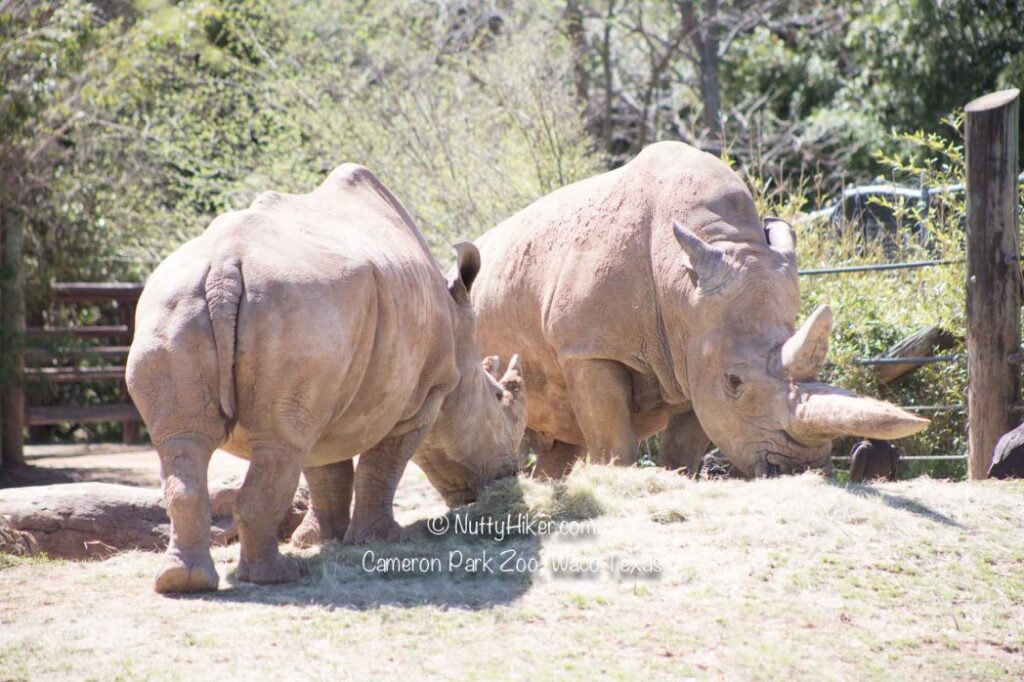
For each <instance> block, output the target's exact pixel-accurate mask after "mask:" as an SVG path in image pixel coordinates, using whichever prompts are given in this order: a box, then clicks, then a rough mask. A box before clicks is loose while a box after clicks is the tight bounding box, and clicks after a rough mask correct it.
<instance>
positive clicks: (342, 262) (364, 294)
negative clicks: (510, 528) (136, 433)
mask: <svg viewBox="0 0 1024 682" xmlns="http://www.w3.org/2000/svg"><path fill="white" fill-rule="evenodd" d="M457 248H458V253H459V258H458V263H457V265H456V267H455V270H454V274H453V275H452V277H451V278H450V279H449V280H447V281H446V280H445V278H444V276H443V275H442V273H441V270H440V268H439V267H438V264H437V262H436V261H435V260H434V258H433V257H432V256H431V255H430V252H429V250H428V248H427V244H426V242H425V241H424V239H423V237H422V235H421V234H420V233H419V231H418V230H417V229H416V226H415V225H414V224H413V222H412V219H411V218H410V217H409V215H408V213H407V212H406V211H405V209H404V208H403V207H402V206H401V204H400V203H399V202H398V200H397V199H395V197H394V196H393V195H392V194H391V193H390V192H389V191H388V190H387V189H386V188H385V187H384V185H383V184H381V182H380V181H379V180H378V179H377V178H376V177H375V176H374V175H373V174H372V173H371V172H370V171H368V170H367V169H365V168H363V167H361V166H356V165H344V166H341V167H339V168H338V169H336V170H335V171H334V172H333V173H331V175H330V176H329V177H328V178H327V180H326V181H325V182H324V183H323V184H322V185H321V186H320V187H319V188H317V189H316V190H314V191H313V192H311V193H309V194H305V195H284V194H277V193H265V194H262V195H260V196H259V197H258V198H257V199H256V201H255V202H253V204H252V206H251V207H250V208H249V209H247V210H244V211H237V212H232V213H227V214H225V215H222V216H220V217H218V218H217V219H216V220H214V221H213V223H212V224H211V225H210V227H209V228H208V229H207V230H206V232H205V233H204V234H203V235H201V236H200V237H198V238H196V239H194V240H192V241H190V242H188V243H187V244H185V245H183V246H182V247H181V248H180V249H179V250H178V251H176V252H175V253H173V254H172V255H171V256H170V257H168V258H167V259H166V260H165V261H164V262H163V263H162V264H161V265H160V266H159V267H158V268H157V269H156V271H155V272H154V273H153V275H152V276H151V278H150V280H149V281H148V283H147V284H146V287H145V290H144V291H143V294H142V297H141V299H140V301H139V306H138V313H137V321H136V335H135V340H134V342H133V345H132V348H131V352H130V354H129V357H128V366H127V381H128V388H129V391H130V392H131V396H132V398H133V400H134V401H135V404H136V405H137V406H138V408H139V411H140V412H141V414H142V417H143V419H144V420H145V422H146V424H147V426H148V428H149V431H150V433H151V435H152V439H153V443H154V444H155V445H156V448H157V451H158V453H159V455H160V461H161V474H162V478H163V482H164V492H165V497H166V501H167V507H168V512H169V515H170V517H171V526H172V532H171V542H170V546H169V547H168V550H167V553H166V556H165V559H164V562H163V565H162V566H161V568H160V570H159V571H158V573H157V577H156V584H155V587H156V589H157V590H158V591H160V592H180V591H194V590H208V589H215V588H216V587H217V583H218V577H217V572H216V571H215V569H214V566H213V561H212V559H211V557H210V551H209V542H210V502H209V495H208V491H207V481H206V470H207V466H208V463H209V460H210V455H211V453H212V452H213V450H214V449H215V448H218V447H220V448H223V449H224V450H227V451H228V452H231V453H233V454H235V455H238V456H240V457H244V458H246V459H248V460H249V462H250V466H249V470H248V473H247V475H246V477H245V481H244V483H243V485H242V488H241V491H240V493H239V497H238V502H237V504H236V508H235V512H234V513H235V517H236V521H237V524H238V529H239V536H240V544H241V547H240V560H239V563H238V569H237V576H238V578H239V579H241V580H248V581H252V582H256V583H275V582H284V581H289V580H294V579H295V578H297V577H298V575H299V565H298V563H297V561H296V560H295V559H293V558H290V557H285V556H283V555H282V554H280V552H279V551H278V547H277V539H276V535H275V529H276V528H277V525H278V522H279V521H280V519H281V517H282V516H283V514H284V513H285V511H286V509H287V507H288V505H289V503H290V501H291V499H292V495H293V493H294V491H295V487H296V485H297V483H298V480H299V474H300V472H302V471H305V475H306V479H307V481H308V483H309V488H310V496H311V510H310V511H309V513H308V515H307V517H306V519H305V520H304V522H303V524H302V525H301V526H300V528H299V529H298V530H297V531H296V534H295V542H296V544H297V545H309V544H314V543H317V542H321V541H324V540H329V539H338V540H344V541H345V542H371V541H377V540H394V539H396V538H397V537H398V536H399V533H400V529H399V527H398V525H397V523H396V522H395V520H394V516H393V513H392V502H393V499H394V494H395V489H396V487H397V485H398V481H399V479H400V478H401V476H402V472H403V471H404V469H405V465H406V463H407V462H408V461H409V460H410V459H415V460H416V461H417V462H418V463H419V464H420V465H421V466H422V467H423V469H424V471H426V472H427V474H428V476H429V478H430V480H431V482H432V483H433V484H434V485H435V486H436V487H437V488H438V490H439V492H440V493H441V494H442V495H443V496H444V497H445V499H446V500H448V501H449V502H450V503H452V504H458V503H461V502H464V501H467V500H470V499H473V498H474V497H475V495H476V493H477V491H478V490H479V489H480V487H481V486H482V485H483V484H484V483H485V482H487V481H489V480H491V479H494V478H497V477H500V476H505V475H509V474H512V473H514V471H515V469H516V453H517V448H518V445H519V442H520V440H521V439H522V435H523V428H524V421H525V392H524V386H523V381H522V378H521V376H520V371H521V370H520V368H519V363H518V359H513V361H512V362H510V366H509V369H508V371H507V372H506V373H505V374H504V375H503V376H502V377H501V379H500V380H499V379H495V378H494V377H492V376H491V375H490V374H488V373H487V371H485V369H484V367H483V365H482V364H481V358H480V356H479V354H478V352H477V349H476V341H475V318H474V314H473V310H472V307H471V306H470V304H469V292H470V290H471V286H472V284H473V279H474V277H475V276H476V273H477V272H478V271H479V268H480V259H479V254H478V252H477V250H476V248H475V247H473V245H471V244H462V245H459V247H457ZM359 453H362V454H361V456H360V457H359V460H358V464H357V465H356V466H353V458H354V457H355V456H356V455H357V454H359ZM353 498H354V502H353ZM350 504H351V505H352V507H351V509H350Z"/></svg>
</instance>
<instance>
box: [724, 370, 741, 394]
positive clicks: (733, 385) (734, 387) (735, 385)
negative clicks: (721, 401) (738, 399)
mask: <svg viewBox="0 0 1024 682" xmlns="http://www.w3.org/2000/svg"><path fill="white" fill-rule="evenodd" d="M725 381H726V384H728V387H729V393H730V394H732V395H736V393H737V392H739V390H740V387H741V386H742V385H743V379H740V378H739V377H738V376H736V375H735V374H726V375H725Z"/></svg>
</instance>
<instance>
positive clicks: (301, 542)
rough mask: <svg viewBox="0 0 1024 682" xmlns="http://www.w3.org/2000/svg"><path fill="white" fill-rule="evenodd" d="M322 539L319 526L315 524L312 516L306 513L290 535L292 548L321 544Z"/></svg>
mask: <svg viewBox="0 0 1024 682" xmlns="http://www.w3.org/2000/svg"><path fill="white" fill-rule="evenodd" d="M323 541H324V538H323V535H321V533H320V524H319V523H317V521H316V519H315V518H314V517H313V514H312V513H310V512H306V518H304V519H302V523H301V524H299V527H298V528H296V529H295V531H294V532H293V533H292V546H293V547H299V548H305V547H313V546H314V545H320V544H323Z"/></svg>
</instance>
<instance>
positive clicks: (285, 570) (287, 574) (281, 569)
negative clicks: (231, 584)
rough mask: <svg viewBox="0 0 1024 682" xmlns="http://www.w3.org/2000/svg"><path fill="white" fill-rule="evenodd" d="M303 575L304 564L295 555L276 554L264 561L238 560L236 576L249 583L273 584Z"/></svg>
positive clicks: (286, 581) (288, 581) (287, 581)
mask: <svg viewBox="0 0 1024 682" xmlns="http://www.w3.org/2000/svg"><path fill="white" fill-rule="evenodd" d="M301 576H302V565H301V564H300V563H299V560H298V559H296V558H295V557H290V556H284V555H283V554H275V555H274V556H272V557H271V558H269V559H265V560H263V561H250V560H247V559H239V560H238V570H237V571H235V577H237V578H238V579H239V580H241V581H244V582H247V583H256V584H257V585H272V584H276V583H293V582H295V581H296V580H298V579H299V578H300V577H301Z"/></svg>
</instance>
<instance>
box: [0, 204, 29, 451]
mask: <svg viewBox="0 0 1024 682" xmlns="http://www.w3.org/2000/svg"><path fill="white" fill-rule="evenodd" d="M3 228H4V229H3V243H4V249H3V261H2V263H0V266H2V267H0V272H2V273H3V276H2V277H0V291H2V296H0V298H2V307H0V339H2V352H0V412H2V414H3V427H2V434H0V436H2V442H0V450H2V451H3V459H4V463H5V464H6V465H8V466H9V465H11V464H24V463H25V454H24V442H23V437H24V436H23V434H24V428H25V394H24V392H23V388H22V386H23V384H24V381H23V380H24V370H25V355H24V350H23V348H24V337H25V298H24V296H25V291H24V284H25V281H24V271H23V269H22V263H21V261H22V249H23V246H24V243H25V232H24V224H23V223H22V221H21V217H20V216H18V215H16V214H13V213H8V214H7V220H6V221H5V224H4V226H3Z"/></svg>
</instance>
